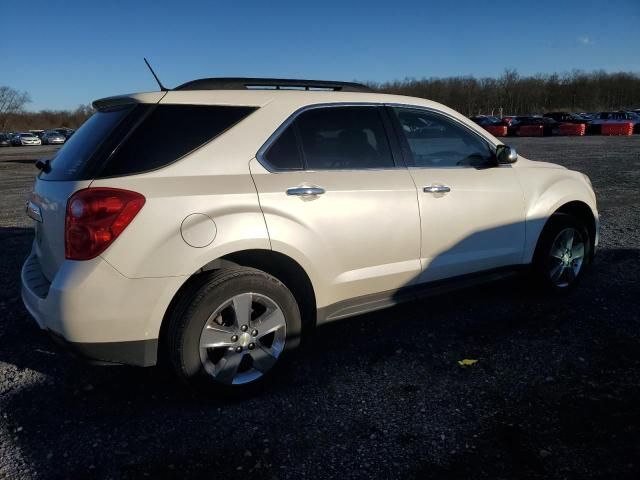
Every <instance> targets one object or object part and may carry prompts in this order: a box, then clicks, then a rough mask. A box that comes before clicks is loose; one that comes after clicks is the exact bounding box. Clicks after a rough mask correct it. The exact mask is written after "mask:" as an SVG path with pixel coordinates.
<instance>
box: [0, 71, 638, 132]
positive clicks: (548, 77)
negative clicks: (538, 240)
mask: <svg viewBox="0 0 640 480" xmlns="http://www.w3.org/2000/svg"><path fill="white" fill-rule="evenodd" d="M369 86H371V87H372V88H374V89H375V90H378V91H381V92H386V93H394V94H400V95H410V96H414V97H422V98H428V99H430V100H434V101H436V102H440V103H443V104H445V105H447V106H449V107H451V108H453V109H455V110H458V111H459V112H461V113H463V114H465V115H467V116H473V115H483V114H484V115H499V114H500V113H503V114H504V115H527V114H540V113H545V112H548V111H553V110H556V111H557V110H561V111H571V112H593V111H600V110H620V109H634V108H640V74H638V73H632V72H615V73H608V72H605V71H604V70H600V71H595V72H583V71H579V70H576V71H573V72H570V73H565V74H558V73H553V74H538V75H530V76H521V75H520V74H519V73H518V72H517V71H516V70H513V69H507V70H505V71H504V73H503V74H502V75H501V76H499V77H495V78H493V77H486V78H476V77H473V76H462V77H446V78H439V77H430V78H422V79H415V78H407V79H405V80H396V81H392V82H385V83H369ZM30 101H31V99H30V97H29V94H28V93H27V92H21V91H19V90H16V89H14V88H11V87H7V86H0V131H21V130H35V129H43V130H46V129H49V128H57V127H69V128H78V127H79V126H80V125H82V123H83V122H84V121H85V120H86V119H87V118H89V116H91V115H92V114H93V111H94V110H93V108H92V107H91V106H90V105H80V106H79V107H78V108H76V109H74V110H41V111H39V112H29V111H25V106H26V105H27V104H28V103H29V102H30Z"/></svg>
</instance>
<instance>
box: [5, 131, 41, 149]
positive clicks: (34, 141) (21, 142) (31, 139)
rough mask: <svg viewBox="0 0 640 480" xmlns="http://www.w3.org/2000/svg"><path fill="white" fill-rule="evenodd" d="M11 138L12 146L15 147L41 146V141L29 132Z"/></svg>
mask: <svg viewBox="0 0 640 480" xmlns="http://www.w3.org/2000/svg"><path fill="white" fill-rule="evenodd" d="M13 138H14V140H13V141H12V144H13V145H16V146H28V145H42V141H41V140H40V139H39V138H38V137H37V136H36V135H35V134H33V133H30V132H23V133H17V134H15V135H14V137H13Z"/></svg>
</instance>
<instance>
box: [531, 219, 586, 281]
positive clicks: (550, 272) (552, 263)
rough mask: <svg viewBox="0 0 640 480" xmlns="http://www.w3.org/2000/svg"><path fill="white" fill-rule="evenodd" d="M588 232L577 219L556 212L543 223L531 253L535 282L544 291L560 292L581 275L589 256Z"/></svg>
mask: <svg viewBox="0 0 640 480" xmlns="http://www.w3.org/2000/svg"><path fill="white" fill-rule="evenodd" d="M591 249H592V246H591V240H590V238H589V232H588V230H587V228H586V226H585V225H583V224H582V222H580V221H578V220H577V219H576V218H574V217H572V216H570V215H565V214H556V215H554V216H552V217H551V218H550V219H549V221H548V222H547V225H546V226H545V228H544V230H543V232H542V235H541V236H540V240H539V241H538V246H537V247H536V252H535V255H534V261H533V269H534V275H535V277H536V280H537V282H538V283H539V284H540V285H541V286H542V287H543V288H544V289H546V290H548V291H553V292H557V293H562V292H566V291H568V290H570V289H571V288H572V287H573V286H574V285H575V284H576V283H577V282H578V280H579V279H580V278H581V276H582V274H583V271H584V268H585V266H586V265H587V264H588V263H589V260H590V258H591Z"/></svg>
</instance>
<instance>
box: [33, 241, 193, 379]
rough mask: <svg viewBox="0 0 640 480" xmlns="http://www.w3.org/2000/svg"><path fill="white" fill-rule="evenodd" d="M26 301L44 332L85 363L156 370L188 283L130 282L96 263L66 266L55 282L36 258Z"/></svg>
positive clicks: (161, 280)
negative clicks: (176, 300)
mask: <svg viewBox="0 0 640 480" xmlns="http://www.w3.org/2000/svg"><path fill="white" fill-rule="evenodd" d="M21 277H22V278H21V279H22V300H23V302H24V305H25V307H26V308H27V310H28V311H29V313H30V314H31V315H32V316H33V317H34V319H35V320H36V322H37V323H38V325H39V326H40V328H42V329H44V330H47V331H49V332H50V333H52V334H53V335H54V336H56V337H58V338H59V339H61V340H62V341H63V343H64V344H65V345H66V346H67V347H69V348H70V349H71V350H72V351H75V352H76V353H79V354H80V355H81V356H82V357H85V358H89V359H92V360H98V361H100V362H108V363H122V364H128V365H139V366H151V365H154V364H155V363H156V361H157V350H158V336H159V331H160V325H161V323H162V319H163V317H164V314H165V312H166V310H167V308H168V306H169V303H170V302H171V299H172V298H173V296H174V295H175V292H177V290H178V288H179V287H180V285H181V284H182V282H183V280H184V279H183V278H182V277H163V278H141V279H130V278H127V277H125V276H123V275H121V274H120V273H119V272H118V271H117V270H115V269H114V268H113V267H112V266H111V265H109V264H108V263H107V262H105V261H104V260H102V259H101V258H96V259H93V260H88V261H82V262H77V261H69V260H66V261H64V262H63V263H62V264H61V266H60V269H59V270H58V272H57V273H56V276H55V278H54V279H53V282H48V281H47V279H46V278H45V277H44V275H42V272H41V270H40V265H39V262H38V260H37V257H36V256H35V254H33V253H32V254H31V255H30V256H29V257H28V258H27V260H26V262H25V264H24V266H23V268H22V275H21Z"/></svg>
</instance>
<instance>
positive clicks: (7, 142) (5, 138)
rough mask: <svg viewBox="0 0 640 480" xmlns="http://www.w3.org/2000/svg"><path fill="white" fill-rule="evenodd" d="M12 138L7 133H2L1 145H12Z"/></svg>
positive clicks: (0, 134) (0, 136)
mask: <svg viewBox="0 0 640 480" xmlns="http://www.w3.org/2000/svg"><path fill="white" fill-rule="evenodd" d="M10 146H11V139H10V138H9V135H7V134H6V133H0V147H10Z"/></svg>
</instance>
